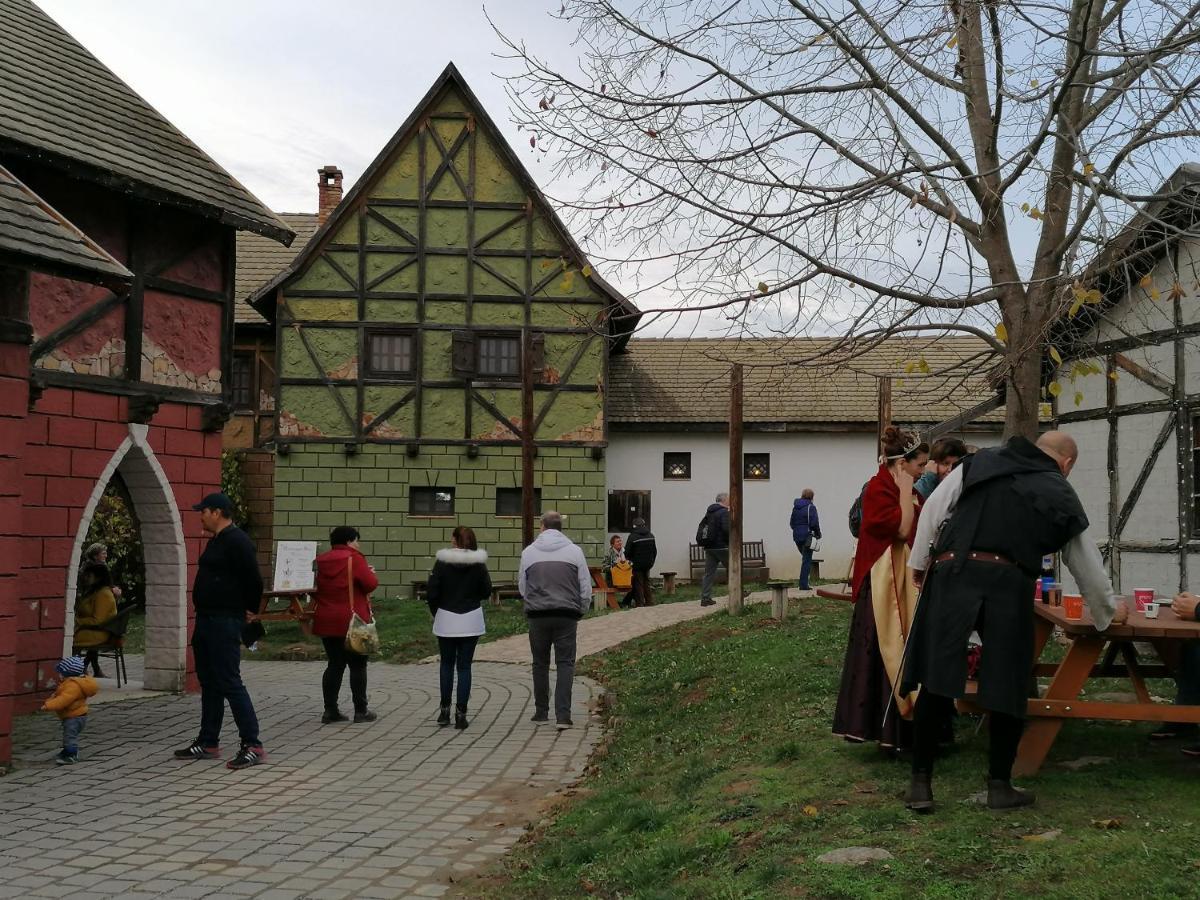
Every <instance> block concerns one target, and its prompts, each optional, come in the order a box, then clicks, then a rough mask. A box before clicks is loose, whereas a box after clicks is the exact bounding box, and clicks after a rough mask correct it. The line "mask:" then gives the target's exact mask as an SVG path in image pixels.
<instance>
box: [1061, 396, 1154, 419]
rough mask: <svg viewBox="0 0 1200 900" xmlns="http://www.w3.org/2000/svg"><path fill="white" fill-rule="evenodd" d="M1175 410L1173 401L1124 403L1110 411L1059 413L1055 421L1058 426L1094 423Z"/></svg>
mask: <svg viewBox="0 0 1200 900" xmlns="http://www.w3.org/2000/svg"><path fill="white" fill-rule="evenodd" d="M1174 408H1175V402H1174V401H1173V400H1147V401H1145V402H1144V403H1125V404H1123V405H1121V406H1114V407H1113V408H1112V409H1106V408H1104V407H1100V408H1099V409H1083V410H1080V411H1079V412H1065V413H1059V414H1058V416H1057V421H1058V422H1059V423H1060V424H1064V425H1065V424H1069V423H1071V422H1094V421H1096V420H1097V419H1108V418H1111V417H1114V416H1143V415H1148V414H1150V413H1160V412H1171V411H1172V410H1173V409H1174Z"/></svg>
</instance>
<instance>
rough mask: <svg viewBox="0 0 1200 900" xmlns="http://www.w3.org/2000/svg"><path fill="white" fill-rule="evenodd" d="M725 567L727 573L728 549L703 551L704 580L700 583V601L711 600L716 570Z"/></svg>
mask: <svg viewBox="0 0 1200 900" xmlns="http://www.w3.org/2000/svg"><path fill="white" fill-rule="evenodd" d="M721 566H724V567H725V571H729V548H728V547H723V548H722V549H720V550H705V551H704V580H703V581H701V582H700V599H701V600H711V599H712V591H713V585H714V584H715V583H716V581H717V569H718V568H720V567H721Z"/></svg>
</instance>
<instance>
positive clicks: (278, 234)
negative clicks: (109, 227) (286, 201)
mask: <svg viewBox="0 0 1200 900" xmlns="http://www.w3.org/2000/svg"><path fill="white" fill-rule="evenodd" d="M0 22H3V23H4V24H3V27H0V150H4V151H6V152H11V153H14V154H18V155H22V156H26V157H30V158H33V159H39V160H45V161H48V162H51V163H53V164H54V165H56V166H57V167H59V168H63V169H67V170H69V171H71V172H73V173H74V174H77V175H78V176H80V177H83V178H87V179H88V180H92V181H98V182H100V183H102V184H106V185H108V186H110V187H113V188H116V189H118V190H126V191H130V192H132V193H138V194H141V195H143V196H147V197H149V198H151V199H154V200H158V201H160V202H163V203H169V204H172V205H175V206H181V207H184V208H187V209H190V210H193V211H195V212H197V213H198V214H200V215H203V216H206V217H209V218H215V219H218V220H220V221H222V222H225V223H227V224H230V225H233V226H234V227H236V228H241V229H248V230H250V231H254V232H257V233H259V234H262V235H266V236H267V237H270V238H273V239H275V240H278V241H283V242H289V241H290V240H291V238H292V233H291V231H290V230H288V228H287V227H286V226H285V225H284V224H283V223H282V222H280V221H279V219H277V218H276V217H275V215H274V214H273V213H271V211H270V210H268V209H267V208H266V207H265V206H263V204H262V203H261V202H259V200H258V199H256V198H255V197H254V195H253V194H251V193H250V192H249V191H248V190H246V188H244V187H243V186H242V185H241V184H239V183H238V182H237V180H236V179H235V178H234V177H233V176H232V175H230V174H229V173H228V172H226V171H225V170H224V169H223V168H221V167H220V166H219V165H217V163H216V162H215V161H214V160H213V159H212V158H211V157H209V156H208V155H207V154H206V153H204V151H202V150H201V149H200V148H199V147H197V146H196V145H195V144H193V143H192V142H191V141H190V140H188V138H187V137H186V136H185V135H184V134H183V133H182V132H180V131H179V130H178V129H177V128H175V126H174V125H172V124H171V123H170V122H168V121H167V120H166V119H165V118H163V116H162V115H160V114H159V113H158V111H157V110H155V109H154V108H153V107H152V106H151V105H150V104H149V103H147V102H146V101H145V100H143V99H142V98H141V97H139V96H138V95H137V94H136V93H134V92H133V90H132V89H131V88H130V87H129V86H128V85H127V84H125V82H123V81H121V79H120V78H118V77H117V76H116V75H114V74H113V73H112V72H111V71H109V69H107V68H106V67H105V66H104V65H103V64H102V63H101V62H100V61H99V60H98V59H96V57H94V56H92V54H91V53H89V52H88V51H87V50H86V49H85V48H84V47H83V46H82V45H81V44H80V43H79V42H78V41H76V40H75V39H74V38H73V37H71V35H69V34H68V33H67V32H66V31H65V30H63V29H62V28H61V27H60V26H59V25H58V24H57V23H56V22H55V21H54V20H53V19H51V18H50V17H49V16H48V15H46V14H45V13H44V12H42V11H41V10H40V9H38V8H37V7H36V6H34V5H33V4H32V3H31V2H29V0H0Z"/></svg>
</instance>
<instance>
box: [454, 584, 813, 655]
mask: <svg viewBox="0 0 1200 900" xmlns="http://www.w3.org/2000/svg"><path fill="white" fill-rule="evenodd" d="M788 595H789V596H790V597H792V598H793V599H794V598H795V597H797V596H798V594H797V592H796V591H795V590H792V591H789V592H788ZM726 599H727V598H725V597H718V598H717V602H716V604H715V605H713V606H701V605H700V601H699V600H689V601H687V602H685V603H659V604H656V605H655V606H643V607H641V608H638V609H625V610H620V611H619V612H618V611H615V610H614V611H613V612H610V613H608V614H606V615H603V616H596V617H595V618H592V619H584V620H583V621H581V622H580V623H579V637H578V641H577V646H576V658H577V659H582V658H583V657H585V656H591V655H592V654H593V653H600V652H602V651H604V650H607V649H608V648H609V647H615V646H616V645H617V644H622V643H624V642H625V641H628V640H632V639H633V638H636V637H641V636H642V635H644V634H649V633H650V632H651V631H657V630H658V629H659V628H666V627H668V626H670V625H676V624H678V623H680V622H690V621H691V620H692V619H699V618H702V617H704V616H711V615H713V614H714V613H716V612H719V611H721V610H723V609H725V602H726ZM770 601H771V592H770V591H758V592H756V593H752V594H747V595H746V602H747V603H769V602H770ZM475 658H476V659H480V660H490V661H492V662H507V663H526V664H527V663H528V662H529V636H528V635H524V634H516V635H513V636H512V637H507V638H501V639H500V640H498V641H491V642H489V643H487V644H480V645H479V649H477V650H476V651H475Z"/></svg>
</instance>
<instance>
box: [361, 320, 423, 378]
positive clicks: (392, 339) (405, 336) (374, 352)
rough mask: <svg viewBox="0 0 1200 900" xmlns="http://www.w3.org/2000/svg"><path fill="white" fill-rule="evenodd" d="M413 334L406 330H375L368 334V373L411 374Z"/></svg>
mask: <svg viewBox="0 0 1200 900" xmlns="http://www.w3.org/2000/svg"><path fill="white" fill-rule="evenodd" d="M412 371H413V336H412V334H411V333H410V332H405V331H375V332H369V333H368V334H367V364H366V372H367V374H368V375H411V374H412Z"/></svg>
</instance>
